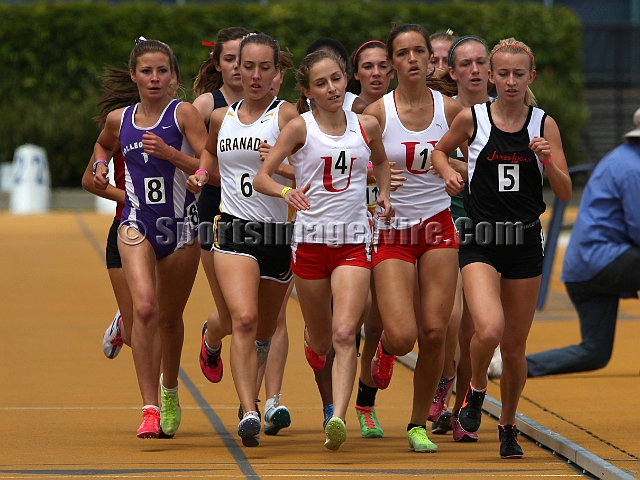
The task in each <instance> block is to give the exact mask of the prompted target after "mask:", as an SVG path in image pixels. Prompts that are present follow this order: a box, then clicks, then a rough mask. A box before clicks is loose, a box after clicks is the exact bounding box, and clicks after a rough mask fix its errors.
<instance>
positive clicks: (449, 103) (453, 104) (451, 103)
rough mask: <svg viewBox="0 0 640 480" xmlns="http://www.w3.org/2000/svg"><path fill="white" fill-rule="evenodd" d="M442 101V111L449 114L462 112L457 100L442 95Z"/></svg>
mask: <svg viewBox="0 0 640 480" xmlns="http://www.w3.org/2000/svg"><path fill="white" fill-rule="evenodd" d="M442 99H443V100H444V109H445V110H446V111H447V112H449V111H452V112H454V111H455V112H456V114H457V113H459V112H460V111H461V110H462V108H463V107H462V105H460V103H459V102H458V101H457V100H454V99H453V98H451V97H447V96H446V95H442Z"/></svg>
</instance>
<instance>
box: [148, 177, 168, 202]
mask: <svg viewBox="0 0 640 480" xmlns="http://www.w3.org/2000/svg"><path fill="white" fill-rule="evenodd" d="M144 198H145V201H146V202H147V204H149V205H157V204H161V203H166V202H167V197H166V194H165V190H164V177H148V178H145V179H144Z"/></svg>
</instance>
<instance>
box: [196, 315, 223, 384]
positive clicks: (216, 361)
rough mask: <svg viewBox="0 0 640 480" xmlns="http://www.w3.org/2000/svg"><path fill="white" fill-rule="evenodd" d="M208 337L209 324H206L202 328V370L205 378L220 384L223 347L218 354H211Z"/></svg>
mask: <svg viewBox="0 0 640 480" xmlns="http://www.w3.org/2000/svg"><path fill="white" fill-rule="evenodd" d="M206 336H207V322H204V325H203V326H202V345H201V347H200V369H201V370H202V373H203V374H204V376H205V377H207V380H209V381H210V382H212V383H218V382H219V381H220V380H222V358H220V353H222V345H220V350H218V353H209V350H207V344H206V343H205V338H206Z"/></svg>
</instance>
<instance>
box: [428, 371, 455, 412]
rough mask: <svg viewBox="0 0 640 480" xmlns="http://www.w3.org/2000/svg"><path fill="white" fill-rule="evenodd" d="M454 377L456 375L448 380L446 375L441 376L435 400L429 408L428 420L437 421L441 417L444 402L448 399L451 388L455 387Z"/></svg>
mask: <svg viewBox="0 0 640 480" xmlns="http://www.w3.org/2000/svg"><path fill="white" fill-rule="evenodd" d="M454 378H455V377H451V378H450V379H449V380H447V379H446V378H445V377H440V381H439V382H438V388H437V389H436V394H435V396H434V397H433V402H431V408H429V416H428V417H427V420H429V421H430V422H437V421H438V419H439V418H440V415H441V414H442V410H443V409H444V404H445V402H446V401H447V395H448V394H449V390H451V387H453V379H454Z"/></svg>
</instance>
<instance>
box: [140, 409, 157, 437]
mask: <svg viewBox="0 0 640 480" xmlns="http://www.w3.org/2000/svg"><path fill="white" fill-rule="evenodd" d="M137 435H138V438H158V436H159V435H160V411H159V410H158V409H157V407H147V408H143V409H142V423H141V424H140V428H138V433H137Z"/></svg>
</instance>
